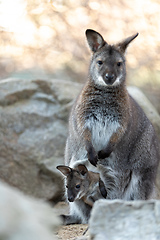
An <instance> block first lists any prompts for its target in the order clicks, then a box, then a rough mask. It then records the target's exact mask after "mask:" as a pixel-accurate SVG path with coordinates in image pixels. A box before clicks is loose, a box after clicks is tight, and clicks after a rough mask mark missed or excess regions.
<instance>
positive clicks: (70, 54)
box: [0, 0, 160, 113]
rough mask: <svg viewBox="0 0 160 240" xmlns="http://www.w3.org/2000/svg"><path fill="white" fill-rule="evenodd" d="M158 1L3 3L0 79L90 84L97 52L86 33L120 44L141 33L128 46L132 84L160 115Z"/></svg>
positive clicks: (39, 0) (0, 9) (0, 12)
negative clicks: (92, 59) (92, 50)
mask: <svg viewBox="0 0 160 240" xmlns="http://www.w3.org/2000/svg"><path fill="white" fill-rule="evenodd" d="M159 14H160V2H159V1H158V0H132V1H128V0H114V1H112V0H97V1H96V0H76V1H75V0H14V1H13V0H1V1H0V31H1V38H0V79H4V78H7V77H20V78H25V79H44V80H45V79H48V78H58V79H67V80H71V81H75V82H81V83H83V82H85V79H86V77H87V71H88V66H89V59H90V56H91V53H90V51H89V48H88V46H87V43H86V39H85V30H86V29H87V28H92V29H94V30H96V31H98V32H100V33H101V34H102V35H103V36H104V38H105V39H106V41H107V42H108V43H111V44H112V43H116V42H118V41H120V40H122V39H123V38H126V37H128V36H129V35H132V34H134V33H136V32H138V33H139V36H138V38H136V40H135V41H134V42H132V44H131V45H130V47H129V48H128V52H127V74H128V85H136V86H138V87H140V88H141V89H142V90H143V92H144V93H145V94H146V95H147V96H148V98H149V99H150V101H151V102H152V103H153V104H154V106H155V107H156V108H157V110H158V111H159V113H160V104H159V101H160V20H159Z"/></svg>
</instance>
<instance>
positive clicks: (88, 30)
mask: <svg viewBox="0 0 160 240" xmlns="http://www.w3.org/2000/svg"><path fill="white" fill-rule="evenodd" d="M91 32H95V31H94V30H92V29H86V32H85V33H86V35H88V34H89V33H91Z"/></svg>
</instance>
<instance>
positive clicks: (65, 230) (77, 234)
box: [54, 202, 89, 240]
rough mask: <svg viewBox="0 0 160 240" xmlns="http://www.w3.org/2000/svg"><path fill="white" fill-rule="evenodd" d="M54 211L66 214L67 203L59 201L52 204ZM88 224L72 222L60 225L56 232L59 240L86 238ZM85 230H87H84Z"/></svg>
mask: <svg viewBox="0 0 160 240" xmlns="http://www.w3.org/2000/svg"><path fill="white" fill-rule="evenodd" d="M54 209H55V211H56V213H57V214H58V215H59V214H68V210H69V208H68V204H67V203H65V202H59V203H58V204H56V205H55V206H54ZM87 229H88V225H87V224H74V225H68V226H60V227H59V231H58V233H57V236H58V239H60V240H73V239H77V238H78V239H79V238H80V239H81V238H83V239H87V238H88V235H89V233H88V230H87ZM86 230H87V231H86Z"/></svg>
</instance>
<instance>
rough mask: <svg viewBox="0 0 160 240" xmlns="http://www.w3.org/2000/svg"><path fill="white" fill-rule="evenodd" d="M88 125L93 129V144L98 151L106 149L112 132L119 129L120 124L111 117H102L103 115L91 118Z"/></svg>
mask: <svg viewBox="0 0 160 240" xmlns="http://www.w3.org/2000/svg"><path fill="white" fill-rule="evenodd" d="M86 127H88V128H89V129H90V131H91V135H92V144H93V147H94V149H95V150H96V151H100V150H102V149H104V148H105V147H106V146H107V144H108V142H109V140H110V138H111V136H112V134H113V133H114V132H116V131H117V129H118V128H119V127H120V124H119V123H118V122H117V121H112V120H110V119H109V118H105V119H104V118H102V116H96V119H95V118H90V119H88V121H87V122H86Z"/></svg>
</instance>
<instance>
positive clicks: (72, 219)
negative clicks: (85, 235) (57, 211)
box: [60, 215, 81, 225]
mask: <svg viewBox="0 0 160 240" xmlns="http://www.w3.org/2000/svg"><path fill="white" fill-rule="evenodd" d="M60 218H61V219H62V223H63V225H70V224H80V223H81V219H79V218H78V217H77V216H73V215H60Z"/></svg>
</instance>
